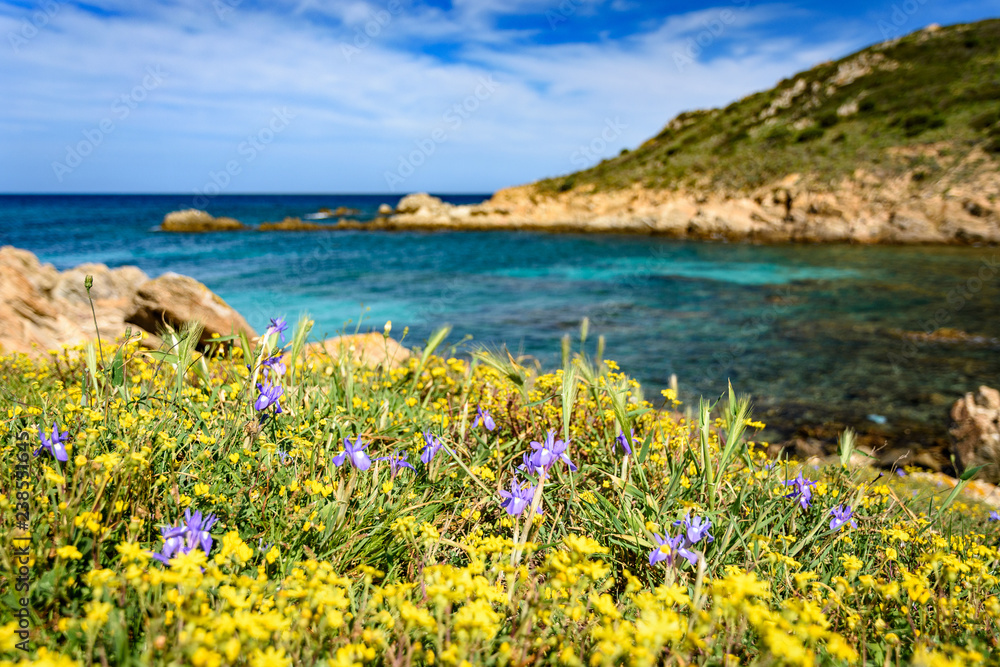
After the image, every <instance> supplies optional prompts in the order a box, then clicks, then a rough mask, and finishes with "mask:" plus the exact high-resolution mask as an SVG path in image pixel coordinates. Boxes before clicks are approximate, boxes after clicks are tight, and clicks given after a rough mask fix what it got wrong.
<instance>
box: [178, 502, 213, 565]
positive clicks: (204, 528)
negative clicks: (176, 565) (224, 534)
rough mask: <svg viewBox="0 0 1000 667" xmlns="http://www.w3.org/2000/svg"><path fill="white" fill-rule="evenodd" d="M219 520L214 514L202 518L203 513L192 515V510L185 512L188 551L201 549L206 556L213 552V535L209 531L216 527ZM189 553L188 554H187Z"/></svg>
mask: <svg viewBox="0 0 1000 667" xmlns="http://www.w3.org/2000/svg"><path fill="white" fill-rule="evenodd" d="M216 521H217V519H216V518H215V515H213V514H206V515H205V516H202V514H201V512H194V513H192V512H191V510H190V509H186V510H184V527H185V528H186V529H187V538H188V539H187V550H188V551H190V550H191V549H194V548H195V547H201V550H202V551H204V552H205V553H206V554H207V553H208V552H210V551H211V550H212V534H211V533H209V532H208V531H209V529H210V528H211V527H212V526H214V525H215V522H216ZM185 553H187V552H185Z"/></svg>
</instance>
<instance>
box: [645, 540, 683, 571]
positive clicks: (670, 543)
mask: <svg viewBox="0 0 1000 667" xmlns="http://www.w3.org/2000/svg"><path fill="white" fill-rule="evenodd" d="M653 537H654V538H656V541H657V542H658V543H659V544H658V545H657V546H656V547H654V548H653V550H652V551H650V552H649V564H650V565H656V564H657V563H659V562H660V561H663V560H666V561H669V562H668V563H667V565H672V564H673V560H674V559H673V555H674V549H675V548H676V546H677V545H676V541H677V540H679V539H680V535H678V536H677V537H674V538H670V537H663V536H662V535H660V534H659V533H653ZM662 547H667V550H666V551H665V550H664V549H663V548H662Z"/></svg>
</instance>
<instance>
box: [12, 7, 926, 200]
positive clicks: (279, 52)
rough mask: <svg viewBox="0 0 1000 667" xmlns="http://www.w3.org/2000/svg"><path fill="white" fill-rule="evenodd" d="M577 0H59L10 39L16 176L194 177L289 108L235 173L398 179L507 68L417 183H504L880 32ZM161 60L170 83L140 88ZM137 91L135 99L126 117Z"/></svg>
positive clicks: (245, 181)
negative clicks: (450, 118)
mask: <svg viewBox="0 0 1000 667" xmlns="http://www.w3.org/2000/svg"><path fill="white" fill-rule="evenodd" d="M56 1H58V0H56ZM740 2H741V3H742V0H740ZM576 4H577V5H578V6H579V9H580V12H581V13H580V16H576V15H573V16H571V17H570V18H569V20H568V21H567V23H566V24H561V25H560V26H559V28H558V30H559V32H558V34H556V33H553V32H552V31H551V30H550V29H549V27H548V23H547V22H546V20H545V12H546V11H550V10H552V9H553V8H557V7H558V6H559V5H558V3H552V2H546V1H543V0H517V1H514V2H511V1H510V0H507V1H501V0H488V1H486V2H481V1H480V2H477V1H473V0H462V1H457V2H454V3H453V4H452V7H451V9H449V10H443V9H440V8H437V7H433V6H429V5H425V4H421V3H418V2H415V1H411V0H395V1H394V3H393V4H390V2H389V1H388V0H387V1H386V2H381V1H380V0H376V1H373V2H336V1H334V0H304V1H288V2H283V3H270V4H267V5H264V4H262V3H257V2H251V0H242V1H241V2H236V1H235V0H228V6H229V7H231V8H232V11H231V12H227V13H226V14H225V17H224V18H223V17H220V16H219V15H218V13H217V12H216V11H215V9H213V4H212V2H205V1H199V0H173V1H172V2H169V3H166V2H163V3H157V2H150V3H133V2H125V1H124V0H102V1H101V2H97V3H95V4H94V5H78V4H60V5H59V9H58V11H57V12H55V14H54V15H53V16H52V18H51V20H50V21H48V23H47V25H45V26H44V27H43V28H41V29H39V30H38V31H37V34H36V35H34V36H33V37H32V38H31V39H30V40H29V41H28V42H27V43H26V44H23V45H21V48H20V49H18V50H17V52H15V51H14V49H12V48H8V49H0V86H2V89H3V90H4V91H10V93H11V94H9V95H7V96H5V97H6V99H5V104H4V105H3V106H2V107H0V130H2V132H3V135H4V139H3V144H4V146H3V151H2V156H0V190H2V191H60V190H63V191H91V190H97V191H125V190H139V191H180V192H190V191H193V190H194V189H196V188H197V187H199V186H201V185H202V184H203V183H204V182H205V180H206V174H207V173H209V172H210V171H212V170H217V169H219V168H220V165H224V164H225V162H226V160H227V159H229V156H231V155H232V153H233V152H234V151H235V150H236V147H237V146H238V145H239V144H240V142H242V141H244V140H245V139H246V137H247V135H248V134H251V133H254V132H257V131H258V130H259V129H260V127H261V126H262V124H263V123H266V122H267V119H268V118H270V117H271V115H272V114H273V112H274V109H275V108H287V109H289V110H292V111H293V112H294V113H295V114H296V116H295V121H294V122H293V123H291V124H290V125H289V127H288V128H287V130H285V131H284V132H283V133H282V134H281V136H280V138H278V139H276V140H275V141H274V143H273V145H272V146H270V147H269V150H268V151H267V153H266V154H265V155H262V156H261V158H260V159H259V160H256V161H255V162H254V163H253V164H252V165H249V166H248V168H247V169H244V170H242V172H241V173H240V175H239V176H238V177H235V178H234V180H233V183H232V184H231V186H230V191H233V192H241V191H261V190H263V191H271V192H273V191H314V192H315V191H384V190H385V189H386V186H385V173H386V171H389V170H392V169H393V168H395V166H396V164H397V162H398V158H399V156H400V155H404V154H407V153H409V152H410V151H412V150H414V148H413V147H414V145H415V142H419V141H420V140H422V139H424V138H425V137H427V136H430V133H432V132H433V131H434V130H435V128H437V127H438V126H441V125H442V123H445V122H446V121H445V120H444V119H445V116H446V114H447V113H448V111H449V109H453V108H454V106H455V105H456V104H461V103H462V102H463V100H466V99H467V98H468V97H469V96H470V95H473V94H474V92H475V90H476V86H477V85H479V82H480V81H481V80H482V77H492V79H493V80H495V81H496V82H497V86H496V90H495V92H493V93H492V94H491V95H490V96H489V97H488V99H484V100H482V101H481V104H478V105H477V108H476V109H475V113H474V114H469V117H468V118H464V119H463V122H462V123H461V125H460V127H457V128H453V129H452V131H450V132H449V133H448V136H447V138H446V140H444V141H442V142H441V143H440V145H439V146H438V147H437V149H436V150H435V151H434V153H433V155H430V156H428V157H427V159H426V160H425V161H424V162H423V164H421V165H420V167H419V169H417V170H415V173H414V174H413V175H412V177H410V178H408V179H407V182H406V189H430V190H437V191H488V190H493V189H495V188H498V187H502V186H505V185H510V184H514V183H519V182H525V181H528V180H532V179H535V178H538V177H542V176H546V175H555V174H559V173H565V172H568V171H571V170H573V169H575V168H576V167H577V166H578V165H575V164H574V163H573V162H572V155H573V153H574V151H575V150H576V149H577V148H578V147H579V146H580V145H581V144H582V143H584V142H587V141H589V140H590V139H591V138H592V137H594V136H595V134H596V133H599V132H601V128H602V127H603V126H604V124H605V122H606V121H607V120H608V119H615V118H619V119H620V121H621V123H622V124H624V125H625V126H627V129H625V130H624V131H622V132H621V133H620V136H616V137H615V140H614V141H613V142H611V143H610V144H609V145H608V146H607V151H608V153H611V152H617V151H618V150H620V148H622V147H631V146H634V145H636V144H638V143H640V142H642V141H643V140H645V139H646V138H648V137H649V136H650V135H652V134H655V133H656V132H657V131H659V129H660V128H661V127H662V126H663V125H664V124H665V123H666V122H667V121H668V120H669V119H670V118H671V117H672V116H673V115H675V114H676V113H677V112H679V111H681V110H684V109H690V108H696V107H704V106H712V105H720V104H726V103H728V102H729V101H731V100H732V99H735V98H738V97H741V96H743V95H745V94H747V93H749V92H752V91H755V90H760V89H764V88H767V87H770V86H771V85H773V84H774V83H775V82H776V81H778V80H779V79H781V78H783V77H785V76H788V75H790V74H792V73H793V72H795V71H798V70H800V69H803V68H806V67H809V66H811V65H813V64H815V63H817V62H819V61H822V60H825V59H828V58H833V57H837V56H840V55H843V54H845V53H847V52H849V51H850V50H853V49H854V48H858V47H860V46H862V45H863V44H864V43H866V42H870V41H874V39H877V35H876V37H875V38H871V37H869V38H867V39H866V38H865V37H864V36H859V34H858V33H857V31H855V30H852V29H850V25H851V24H850V22H841V23H839V24H838V23H833V24H831V25H827V26H822V25H820V22H821V21H823V20H826V21H832V19H830V17H826V18H825V19H824V18H823V17H816V16H814V17H812V18H813V20H814V24H815V25H814V29H813V30H810V31H809V32H808V33H806V32H803V31H801V30H800V31H789V30H782V29H781V26H782V22H783V21H786V22H787V21H788V20H789V17H790V16H795V15H796V14H798V15H799V17H798V19H799V20H800V22H801V20H804V19H803V15H808V14H809V12H805V11H804V10H801V9H795V8H793V7H790V6H787V5H781V4H769V5H759V6H745V7H744V6H741V5H740V4H738V3H735V2H733V3H726V4H720V6H719V7H715V8H701V9H697V10H693V11H688V12H683V13H677V14H672V15H658V14H657V12H655V11H650V10H648V8H645V9H643V8H636V6H634V5H628V4H627V3H621V2H620V1H616V2H607V3H597V2H589V1H588V2H587V3H584V2H583V1H582V0H580V2H577V3H576ZM722 11H731V12H733V15H734V17H735V18H734V19H733V20H732V21H727V22H726V23H725V26H724V28H725V29H724V30H723V31H721V33H720V34H717V35H713V37H712V40H711V44H710V45H709V46H708V47H706V48H702V49H700V51H699V53H698V54H697V57H696V58H694V59H693V61H692V62H691V63H689V66H686V67H684V68H678V67H677V66H676V65H675V55H676V53H677V52H678V50H679V49H683V48H684V47H685V44H689V43H690V40H691V39H692V38H697V37H698V35H699V33H701V32H703V31H704V30H705V29H706V27H705V26H706V25H711V24H712V21H713V20H715V19H717V18H718V16H719V15H720V12H722ZM587 12H589V13H590V15H591V16H590V18H588V15H587ZM601 12H603V13H601ZM594 14H599V15H600V17H601V18H602V19H606V20H607V21H608V22H609V24H610V23H611V22H613V21H615V20H625V19H628V20H630V21H632V23H630V24H627V25H626V24H621V25H618V24H616V25H618V27H617V28H616V30H618V31H619V32H620V33H622V34H621V35H620V36H618V37H616V38H608V37H606V36H602V35H601V34H595V33H588V32H586V31H574V29H573V26H572V23H573V21H580V22H581V23H586V22H588V21H593V20H594V16H593V15H594ZM633 14H636V16H632V15H633ZM30 15H31V11H29V9H27V8H25V7H23V6H22V5H20V4H14V3H11V2H3V1H2V0H0V35H10V34H17V32H18V31H19V30H21V29H22V28H23V21H24V20H25V17H30ZM629 17H631V18H629ZM806 18H808V17H806ZM931 18H932V17H931V16H930V12H928V19H931ZM857 20H866V21H870V19H868V18H864V19H857ZM373 21H374V22H375V23H372V22H373ZM376 24H377V27H376ZM836 25H841V26H844V27H843V28H842V29H840V30H837V29H836ZM366 26H367V27H368V29H367V31H366ZM623 26H624V27H623ZM629 26H631V27H629ZM831 26H832V28H831ZM915 27H918V26H915ZM874 29H875V28H874V25H873V26H872V30H874ZM359 34H360V35H364V36H365V37H367V39H360V38H358V35H359ZM356 38H357V39H356ZM703 41H704V40H703ZM357 44H363V46H362V47H360V48H359V47H358V46H357ZM345 45H346V46H348V47H352V48H353V49H355V50H354V51H352V50H351V49H350V48H348V49H346V50H345ZM150 67H154V68H159V71H162V72H163V73H164V77H163V81H162V83H161V84H159V85H158V86H156V87H155V89H150V90H148V91H146V93H145V94H144V95H143V99H142V100H139V101H136V100H132V99H131V97H130V95H131V94H132V91H134V90H137V87H139V88H141V87H142V81H143V77H144V76H146V72H147V71H148V68H150ZM123 96H124V97H125V98H126V99H129V100H131V102H135V104H134V107H132V106H130V108H129V114H128V116H127V117H126V118H118V117H117V116H116V115H114V114H115V111H114V108H115V105H116V101H117V104H118V105H119V106H120V104H121V103H122V102H121V100H122V99H123ZM131 102H130V103H131ZM119 115H120V113H119ZM108 117H112V118H114V119H115V120H116V122H115V126H114V129H113V131H112V132H111V133H109V134H107V136H105V137H104V140H103V141H102V143H101V145H100V146H97V147H95V150H94V151H93V154H92V155H91V156H90V157H88V158H87V160H86V161H85V163H84V164H82V165H81V166H80V167H79V168H77V169H75V170H74V171H73V172H72V173H71V174H69V175H67V176H66V177H65V178H64V180H63V182H59V181H58V180H57V179H56V178H55V177H54V175H53V166H52V163H53V162H56V161H59V160H60V159H62V158H63V156H64V155H65V154H66V152H67V147H70V148H72V147H73V146H74V145H75V144H77V143H78V142H80V141H82V140H83V139H84V137H85V135H84V133H85V132H86V131H88V130H90V129H91V128H93V127H95V126H99V124H100V123H101V121H102V119H105V118H108Z"/></svg>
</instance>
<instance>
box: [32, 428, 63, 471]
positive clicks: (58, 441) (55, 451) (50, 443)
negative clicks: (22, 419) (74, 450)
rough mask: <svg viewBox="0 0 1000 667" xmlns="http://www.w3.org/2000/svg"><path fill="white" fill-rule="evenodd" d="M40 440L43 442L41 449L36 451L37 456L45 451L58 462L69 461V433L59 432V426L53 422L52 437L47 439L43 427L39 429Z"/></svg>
mask: <svg viewBox="0 0 1000 667" xmlns="http://www.w3.org/2000/svg"><path fill="white" fill-rule="evenodd" d="M38 439H39V440H41V441H42V445H41V447H39V448H38V449H36V450H35V452H34V454H35V456H38V455H39V454H41V453H42V452H43V451H46V452H48V453H49V454H51V455H52V457H53V458H55V460H56V461H64V462H65V461H68V460H69V454H67V453H66V444H65V443H66V442H68V441H69V431H63V432H62V433H60V432H59V426H58V425H57V424H56V423H55V422H52V435H50V436H48V437H46V435H45V432H44V431H43V430H42V427H41V426H39V427H38Z"/></svg>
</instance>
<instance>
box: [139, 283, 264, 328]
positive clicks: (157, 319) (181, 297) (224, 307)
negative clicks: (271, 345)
mask: <svg viewBox="0 0 1000 667" xmlns="http://www.w3.org/2000/svg"><path fill="white" fill-rule="evenodd" d="M125 321H126V322H128V323H130V324H135V325H136V326H139V327H142V328H143V329H145V330H146V331H151V332H159V331H160V330H162V329H163V328H164V325H169V326H170V327H172V328H173V329H175V330H179V329H180V328H181V327H183V326H184V325H185V324H186V323H188V322H192V321H194V322H200V323H201V324H202V325H203V326H204V330H203V332H202V335H201V341H200V342H201V343H202V344H206V343H208V341H209V340H211V338H212V334H219V335H220V336H228V335H229V334H233V333H240V332H243V333H245V334H246V335H247V336H248V337H251V338H252V337H255V336H256V335H257V333H256V332H255V331H254V330H253V329H252V328H251V327H250V325H249V324H247V321H246V320H245V319H243V316H242V315H240V314H239V313H238V312H236V311H235V310H233V308H231V307H230V306H229V304H227V303H226V302H225V301H223V300H222V298H221V297H219V296H218V295H217V294H215V293H214V292H212V290H210V289H208V288H207V287H205V286H204V285H202V284H201V283H200V282H198V281H197V280H195V279H194V278H189V277H187V276H182V275H180V274H177V273H165V274H163V275H162V276H160V277H159V278H154V279H153V280H149V281H146V282H145V283H143V284H142V285H140V286H139V288H138V290H136V293H135V298H134V299H133V301H132V308H131V309H130V311H129V312H128V314H127V315H126V316H125Z"/></svg>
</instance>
